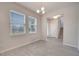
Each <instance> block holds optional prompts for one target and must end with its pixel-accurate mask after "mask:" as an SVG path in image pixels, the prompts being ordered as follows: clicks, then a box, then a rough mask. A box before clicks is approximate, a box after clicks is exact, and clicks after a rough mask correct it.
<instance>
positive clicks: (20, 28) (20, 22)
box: [10, 12, 24, 33]
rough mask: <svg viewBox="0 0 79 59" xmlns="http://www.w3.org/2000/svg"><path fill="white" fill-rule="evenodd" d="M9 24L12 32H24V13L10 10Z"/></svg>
mask: <svg viewBox="0 0 79 59" xmlns="http://www.w3.org/2000/svg"><path fill="white" fill-rule="evenodd" d="M10 16H11V19H10V24H11V31H12V33H23V32H24V15H21V14H18V13H15V12H11V14H10Z"/></svg>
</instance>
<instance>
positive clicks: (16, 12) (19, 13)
mask: <svg viewBox="0 0 79 59" xmlns="http://www.w3.org/2000/svg"><path fill="white" fill-rule="evenodd" d="M11 12H13V13H15V14H18V15H22V16H23V17H24V24H23V25H24V26H23V27H24V31H23V32H21V33H20V32H18V33H13V32H12V24H11V19H12V17H11ZM9 18H10V20H9V21H10V35H22V34H25V33H26V26H25V25H26V17H25V14H23V13H21V12H18V11H15V10H10V12H9Z"/></svg>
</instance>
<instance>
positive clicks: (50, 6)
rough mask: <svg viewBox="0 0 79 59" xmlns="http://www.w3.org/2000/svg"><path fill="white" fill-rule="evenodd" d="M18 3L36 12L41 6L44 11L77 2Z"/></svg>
mask: <svg viewBox="0 0 79 59" xmlns="http://www.w3.org/2000/svg"><path fill="white" fill-rule="evenodd" d="M18 3H19V4H21V5H23V6H25V7H27V8H29V9H31V10H33V11H35V12H36V10H37V9H40V8H41V7H42V6H44V7H45V11H46V13H48V12H51V11H55V10H57V9H60V8H62V7H66V6H71V5H72V4H79V3H78V2H18Z"/></svg>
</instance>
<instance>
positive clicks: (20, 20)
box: [11, 12, 24, 24]
mask: <svg viewBox="0 0 79 59" xmlns="http://www.w3.org/2000/svg"><path fill="white" fill-rule="evenodd" d="M11 23H15V24H24V16H23V15H19V14H16V13H14V12H11Z"/></svg>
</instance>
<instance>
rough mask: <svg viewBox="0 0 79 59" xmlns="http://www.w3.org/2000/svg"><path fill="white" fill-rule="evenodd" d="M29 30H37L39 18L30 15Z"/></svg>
mask: <svg viewBox="0 0 79 59" xmlns="http://www.w3.org/2000/svg"><path fill="white" fill-rule="evenodd" d="M29 32H30V33H36V32H37V19H36V18H35V17H32V16H29Z"/></svg>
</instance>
